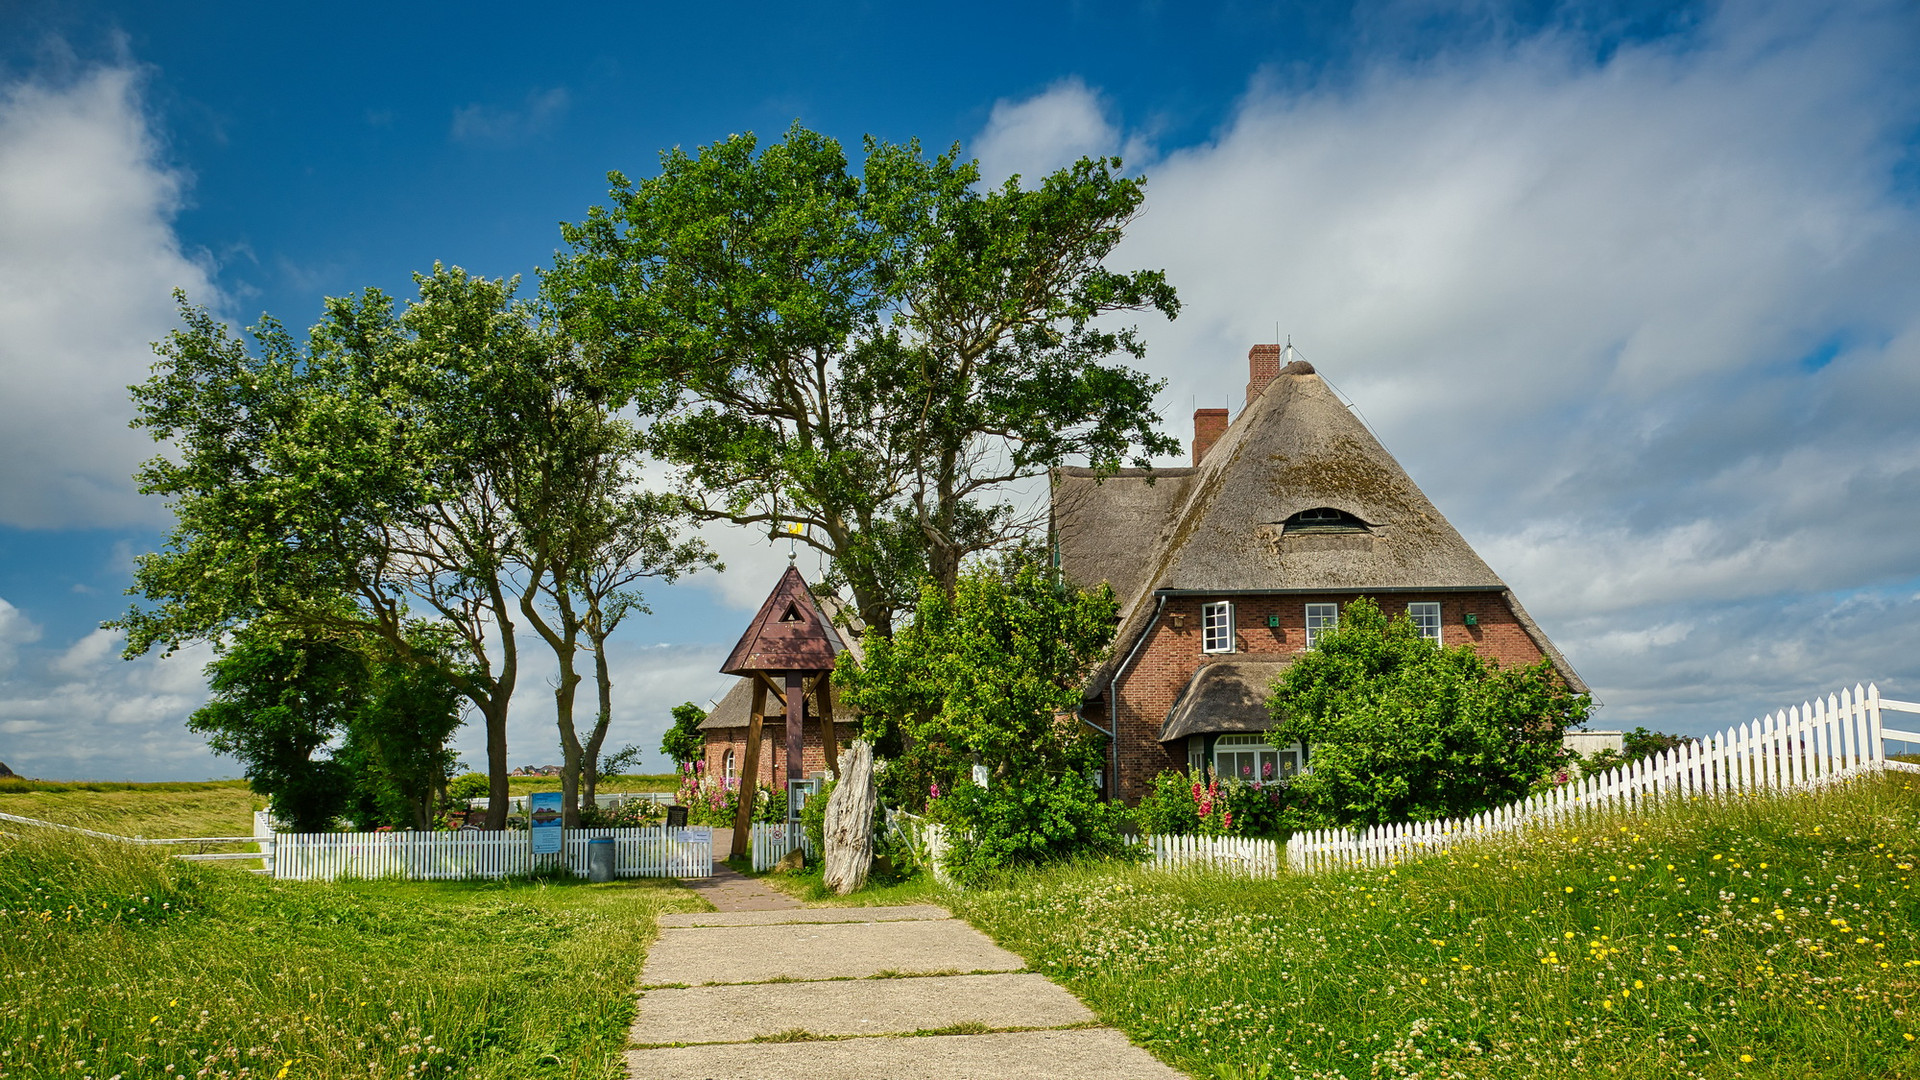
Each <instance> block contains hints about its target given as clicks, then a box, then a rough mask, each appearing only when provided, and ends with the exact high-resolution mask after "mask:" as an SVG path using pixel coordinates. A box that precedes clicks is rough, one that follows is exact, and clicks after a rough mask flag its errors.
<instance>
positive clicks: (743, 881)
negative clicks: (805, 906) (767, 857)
mask: <svg viewBox="0 0 1920 1080" xmlns="http://www.w3.org/2000/svg"><path fill="white" fill-rule="evenodd" d="M680 884H682V885H685V886H686V887H687V888H689V889H692V890H693V891H694V892H697V893H699V894H700V898H701V899H703V900H705V901H706V902H707V903H709V904H712V905H713V906H714V907H716V908H719V909H720V910H721V911H781V910H784V909H787V908H797V907H799V906H800V901H798V900H795V899H794V898H793V897H791V896H788V895H787V894H786V893H783V892H781V891H780V890H778V889H776V888H774V887H773V886H771V885H768V884H766V883H765V882H762V881H760V880H759V879H757V878H750V877H748V876H746V875H745V874H742V873H741V872H740V871H738V870H735V869H734V868H733V867H731V866H728V865H727V864H726V863H723V862H717V863H714V864H713V876H712V877H704V878H683V879H681V882H680Z"/></svg>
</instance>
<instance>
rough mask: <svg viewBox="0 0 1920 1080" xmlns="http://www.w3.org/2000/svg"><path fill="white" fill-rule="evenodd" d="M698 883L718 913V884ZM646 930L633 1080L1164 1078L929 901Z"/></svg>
mask: <svg viewBox="0 0 1920 1080" xmlns="http://www.w3.org/2000/svg"><path fill="white" fill-rule="evenodd" d="M734 876H735V877H739V875H737V874H736V875H734ZM741 880H742V881H745V882H746V883H747V884H749V885H754V886H758V887H759V888H761V889H766V890H767V891H768V892H772V890H771V889H769V888H768V887H767V886H765V885H761V884H760V883H759V882H757V881H752V880H751V879H745V878H742V879H741ZM713 888H714V890H715V891H714V892H711V893H706V894H703V895H708V896H709V897H710V898H712V899H715V901H716V903H715V906H719V904H718V899H719V898H720V896H721V895H722V894H721V893H720V891H719V890H721V889H723V888H733V886H714V887H713ZM729 895H732V894H729ZM740 895H742V896H745V895H746V894H745V893H744V891H742V892H741V894H740ZM776 895H777V894H776ZM781 898H782V899H785V898H784V897H781ZM741 902H743V903H751V902H754V901H753V900H751V899H743V900H742V901H741ZM790 903H791V902H790ZM660 927H661V929H660V938H659V940H658V941H656V942H655V943H654V946H653V948H652V949H651V950H649V951H648V954H647V962H646V966H645V967H644V968H643V969H642V971H641V975H640V982H641V995H640V1009H639V1014H638V1016H636V1017H635V1019H634V1023H633V1030H632V1032H631V1042H632V1045H633V1046H634V1049H632V1050H630V1051H628V1054H627V1067H628V1071H629V1074H630V1075H631V1076H632V1077H634V1078H635V1080H641V1078H645V1080H772V1078H774V1077H786V1076H807V1077H809V1078H812V1080H904V1078H908V1077H912V1078H915V1080H989V1078H1004V1080H1178V1078H1179V1076H1180V1074H1179V1073H1177V1072H1175V1071H1174V1070H1172V1069H1170V1068H1168V1067H1167V1066H1165V1065H1163V1064H1161V1063H1160V1062H1158V1061H1156V1060H1154V1059H1153V1058H1152V1057H1151V1056H1150V1055H1148V1054H1147V1052H1146V1051H1144V1050H1141V1049H1140V1048H1139V1047H1136V1046H1134V1045H1132V1044H1131V1043H1129V1042H1128V1041H1127V1038H1126V1036H1125V1035H1122V1034H1121V1033H1120V1032H1118V1031H1115V1030H1114V1029H1112V1028H1107V1027H1101V1026H1099V1021H1098V1020H1097V1019H1096V1018H1095V1017H1094V1015H1093V1014H1092V1013H1091V1012H1089V1011H1088V1010H1087V1007H1086V1006H1085V1005H1082V1004H1081V1003H1080V1002H1079V1001H1078V1000H1076V999H1075V998H1074V997H1073V995H1071V994H1069V993H1067V992H1066V991H1065V990H1063V989H1061V988H1060V987H1058V986H1056V985H1054V984H1053V983H1052V982H1049V981H1048V980H1047V979H1046V978H1045V977H1044V976H1041V975H1036V974H1033V973H1031V972H1028V971H1026V970H1025V967H1026V965H1025V963H1024V962H1023V961H1022V960H1021V959H1020V958H1019V957H1018V956H1015V955H1014V954H1012V953H1010V952H1008V951H1006V950H1005V949H1002V948H1000V947H999V946H998V945H995V944H994V943H993V942H992V941H990V940H989V939H988V938H987V937H986V935H984V934H982V933H980V932H979V931H978V930H975V929H974V928H973V927H971V926H969V925H967V924H966V923H965V922H962V921H960V920H959V919H955V918H953V916H952V915H951V913H949V912H948V911H947V910H946V909H945V908H940V907H935V906H932V905H927V904H921V905H915V906H911V907H890V908H805V907H799V906H797V905H794V906H791V907H787V908H784V909H769V908H761V909H741V908H734V909H732V910H722V911H718V912H708V913H705V914H693V915H663V916H661V917H660Z"/></svg>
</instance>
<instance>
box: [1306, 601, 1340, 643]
mask: <svg viewBox="0 0 1920 1080" xmlns="http://www.w3.org/2000/svg"><path fill="white" fill-rule="evenodd" d="M1339 625H1340V605H1339V604H1308V605H1307V648H1309V649H1311V648H1313V646H1314V643H1315V642H1318V641H1319V640H1320V635H1321V634H1323V633H1325V632H1327V631H1328V630H1331V629H1333V628H1334V627H1336V626H1339Z"/></svg>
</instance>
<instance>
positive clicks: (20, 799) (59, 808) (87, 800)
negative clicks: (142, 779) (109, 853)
mask: <svg viewBox="0 0 1920 1080" xmlns="http://www.w3.org/2000/svg"><path fill="white" fill-rule="evenodd" d="M266 805H267V803H266V800H265V799H262V798H260V797H259V796H257V795H255V794H254V793H253V792H251V791H248V790H247V783H246V781H244V780H213V781H208V782H206V783H160V784H123V783H58V782H48V781H44V780H0V813H7V814H16V815H19V816H20V817H30V818H39V819H40V820H42V821H52V822H57V823H58V824H61V825H79V826H81V827H83V828H88V829H96V830H98V831H100V832H110V833H118V834H120V835H122V836H152V837H175V836H252V835H253V812H254V811H255V810H258V809H261V808H263V807H265V806H266Z"/></svg>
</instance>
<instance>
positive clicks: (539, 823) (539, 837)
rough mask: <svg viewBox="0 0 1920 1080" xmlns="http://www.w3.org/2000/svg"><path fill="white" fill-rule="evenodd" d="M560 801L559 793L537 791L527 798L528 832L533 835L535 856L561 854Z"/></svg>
mask: <svg viewBox="0 0 1920 1080" xmlns="http://www.w3.org/2000/svg"><path fill="white" fill-rule="evenodd" d="M560 801H561V795H560V792H558V791H536V792H534V793H533V794H531V795H529V796H527V822H528V825H529V826H530V828H529V829H528V830H527V831H528V832H531V833H532V834H533V853H534V854H535V855H557V854H559V852H560V847H561V844H560V841H561V836H560V833H561V829H560V816H561V815H560Z"/></svg>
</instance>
